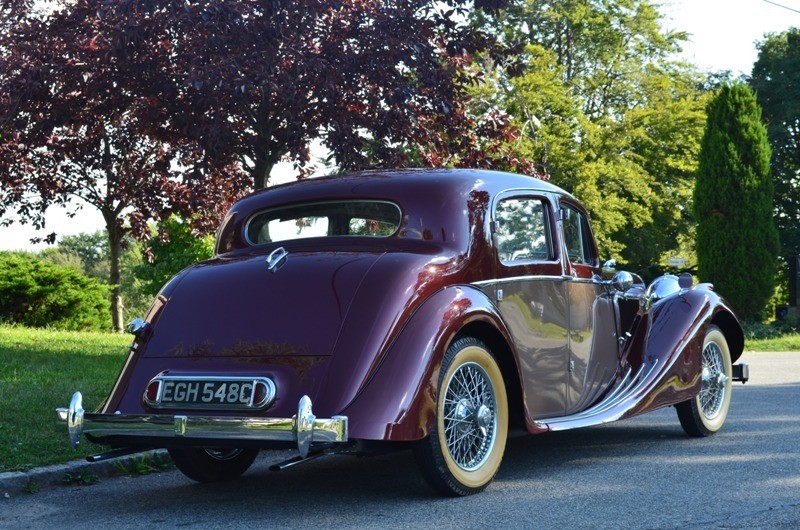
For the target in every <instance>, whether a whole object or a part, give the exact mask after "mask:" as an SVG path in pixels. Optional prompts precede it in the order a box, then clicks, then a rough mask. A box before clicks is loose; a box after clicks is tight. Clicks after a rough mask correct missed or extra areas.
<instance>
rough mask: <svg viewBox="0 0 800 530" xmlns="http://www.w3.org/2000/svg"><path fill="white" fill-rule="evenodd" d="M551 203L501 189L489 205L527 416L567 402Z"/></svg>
mask: <svg viewBox="0 0 800 530" xmlns="http://www.w3.org/2000/svg"><path fill="white" fill-rule="evenodd" d="M555 207H556V204H555V203H554V202H553V201H552V200H551V199H550V198H549V197H548V196H547V195H544V194H536V193H533V192H524V191H522V192H513V193H507V194H504V195H500V196H499V197H498V199H497V200H496V201H495V206H494V209H493V218H492V219H493V220H492V233H493V240H494V245H495V249H496V255H497V260H496V278H497V282H496V283H495V297H496V302H497V306H498V308H499V310H500V313H501V314H502V316H503V319H504V321H505V323H506V325H507V326H508V329H509V331H510V333H511V336H512V339H513V340H514V343H515V347H516V350H517V354H518V359H519V363H520V371H521V374H522V390H523V394H524V398H525V405H526V408H527V411H528V414H529V416H530V418H531V419H540V418H548V417H555V416H562V415H563V414H564V410H565V406H566V402H565V398H566V383H567V366H568V361H569V350H568V342H567V327H568V318H569V317H568V303H567V292H566V288H565V284H564V280H563V278H562V265H561V262H560V260H559V255H560V252H558V251H557V241H558V238H555V237H554V235H555V226H556V216H555V212H554V210H555Z"/></svg>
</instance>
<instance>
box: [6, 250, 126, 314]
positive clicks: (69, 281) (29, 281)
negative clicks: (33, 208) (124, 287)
mask: <svg viewBox="0 0 800 530" xmlns="http://www.w3.org/2000/svg"><path fill="white" fill-rule="evenodd" d="M108 294H109V288H108V286H107V285H103V284H101V283H100V282H99V281H98V280H96V279H95V278H89V277H87V276H84V275H83V274H81V273H80V272H78V271H77V270H76V269H75V268H73V267H60V266H58V265H54V264H52V263H49V262H47V261H44V260H41V259H39V258H37V257H36V256H35V255H33V254H28V253H0V320H2V321H4V322H9V323H16V324H23V325H25V326H34V327H52V328H56V329H69V330H100V329H109V328H110V327H111V318H110V315H109V313H108V300H107V298H108Z"/></svg>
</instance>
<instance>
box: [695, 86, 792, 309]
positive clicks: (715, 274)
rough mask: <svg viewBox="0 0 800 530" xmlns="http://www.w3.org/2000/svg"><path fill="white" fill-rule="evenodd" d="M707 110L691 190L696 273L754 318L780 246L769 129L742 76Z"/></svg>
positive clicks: (772, 278)
mask: <svg viewBox="0 0 800 530" xmlns="http://www.w3.org/2000/svg"><path fill="white" fill-rule="evenodd" d="M707 113H708V122H707V124H706V130H705V133H704V135H703V141H702V144H701V150H700V161H699V167H698V170H697V184H696V186H695V190H694V201H695V203H694V208H695V215H696V217H697V258H698V266H699V267H698V269H699V270H698V272H699V275H700V277H701V278H703V279H704V280H707V281H710V282H713V283H714V284H715V286H716V289H717V291H718V292H719V293H720V294H722V295H723V296H725V297H726V298H727V299H728V300H729V301H730V302H731V304H733V307H734V308H735V309H736V311H737V312H738V313H739V316H740V317H742V318H745V319H759V318H760V317H761V314H762V311H763V310H764V307H765V305H766V303H767V300H769V297H770V296H771V295H772V292H773V290H774V288H775V272H776V266H777V262H776V260H777V254H778V248H779V243H778V232H777V230H776V228H775V221H774V218H773V209H772V197H773V188H772V180H771V178H770V172H769V170H770V167H769V166H770V148H769V143H768V141H767V130H766V127H764V125H763V123H762V122H761V108H760V107H759V105H758V103H757V101H756V97H755V95H754V94H753V91H752V90H751V89H750V88H749V87H748V86H747V85H745V84H743V83H736V84H732V85H724V86H723V87H722V88H721V89H720V91H719V92H718V93H717V95H716V96H715V97H714V98H713V99H712V100H711V102H710V103H709V104H708V108H707Z"/></svg>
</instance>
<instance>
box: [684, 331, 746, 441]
mask: <svg viewBox="0 0 800 530" xmlns="http://www.w3.org/2000/svg"><path fill="white" fill-rule="evenodd" d="M702 355H703V371H702V379H703V386H702V388H701V389H700V393H699V394H697V396H695V397H694V398H693V399H690V400H689V401H684V402H683V403H678V404H677V405H675V409H676V410H677V411H678V419H679V420H680V422H681V427H683V430H684V431H686V434H688V435H690V436H708V435H710V434H714V433H715V432H717V431H719V430H720V429H721V428H722V424H724V423H725V418H727V417H728V408H729V407H730V405H731V381H732V378H731V376H732V370H733V368H732V365H731V352H730V349H728V341H726V340H725V335H723V334H722V331H721V330H720V329H719V328H718V327H716V326H711V327H709V328H708V332H706V337H705V340H704V341H703V354H702Z"/></svg>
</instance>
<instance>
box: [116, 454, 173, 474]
mask: <svg viewBox="0 0 800 530" xmlns="http://www.w3.org/2000/svg"><path fill="white" fill-rule="evenodd" d="M116 466H117V469H118V470H119V471H120V472H121V473H122V474H123V475H129V476H144V475H149V474H151V473H158V472H159V471H169V470H171V469H174V468H175V464H173V462H172V459H170V457H169V456H168V455H167V454H166V453H155V452H148V453H142V454H141V455H140V456H138V457H136V456H135V457H133V458H129V459H127V461H126V460H118V461H117V462H116Z"/></svg>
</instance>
